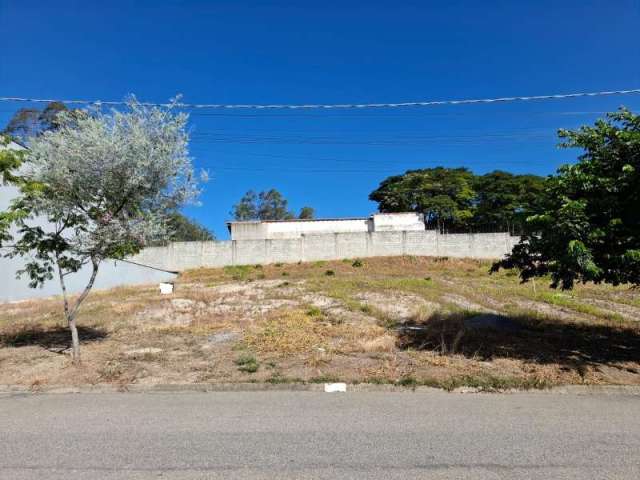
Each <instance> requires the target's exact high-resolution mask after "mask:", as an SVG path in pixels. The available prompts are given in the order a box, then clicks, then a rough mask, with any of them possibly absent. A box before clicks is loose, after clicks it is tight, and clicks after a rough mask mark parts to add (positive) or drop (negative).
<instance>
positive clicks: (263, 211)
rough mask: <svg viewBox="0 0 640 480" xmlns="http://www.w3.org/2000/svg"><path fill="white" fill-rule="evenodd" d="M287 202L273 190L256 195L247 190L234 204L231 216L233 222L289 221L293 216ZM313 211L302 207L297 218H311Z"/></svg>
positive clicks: (280, 194)
mask: <svg viewBox="0 0 640 480" xmlns="http://www.w3.org/2000/svg"><path fill="white" fill-rule="evenodd" d="M287 205H288V202H287V199H286V198H284V196H283V195H282V193H280V192H279V191H278V190H276V189H275V188H272V189H271V190H266V191H262V192H260V193H256V192H254V191H253V190H249V191H248V192H247V193H245V194H244V195H243V196H242V198H241V199H240V201H239V202H238V203H236V204H235V205H234V206H233V208H232V210H231V215H232V216H233V218H234V219H235V220H238V221H248V220H291V219H293V218H296V216H295V214H294V213H293V212H291V211H289V210H288V208H287ZM313 216H314V211H313V208H311V207H303V208H302V209H301V210H300V214H299V216H298V218H306V219H309V218H313Z"/></svg>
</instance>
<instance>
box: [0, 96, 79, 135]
mask: <svg viewBox="0 0 640 480" xmlns="http://www.w3.org/2000/svg"><path fill="white" fill-rule="evenodd" d="M62 112H69V109H68V108H67V107H66V106H65V105H64V104H63V103H61V102H50V103H48V104H47V106H46V107H45V108H44V110H42V111H40V110H38V109H37V108H21V109H20V110H18V111H17V112H16V113H15V114H14V115H13V117H11V120H9V123H7V126H6V127H5V129H4V131H3V132H2V133H4V134H5V135H8V136H10V137H13V138H15V139H16V140H18V141H20V142H22V143H26V142H27V141H28V140H29V139H30V138H32V137H35V136H37V135H40V134H42V133H43V132H45V131H48V130H55V129H56V128H58V127H59V126H60V121H59V120H58V117H59V115H60V113H62Z"/></svg>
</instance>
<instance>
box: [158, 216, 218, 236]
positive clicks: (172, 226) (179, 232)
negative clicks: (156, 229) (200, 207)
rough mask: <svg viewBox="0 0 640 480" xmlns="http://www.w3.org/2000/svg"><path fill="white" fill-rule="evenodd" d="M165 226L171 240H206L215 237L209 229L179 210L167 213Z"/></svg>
mask: <svg viewBox="0 0 640 480" xmlns="http://www.w3.org/2000/svg"><path fill="white" fill-rule="evenodd" d="M167 226H168V229H169V231H170V235H169V239H170V240H171V241H173V242H198V241H199V242H207V241H211V240H215V239H216V237H215V235H213V233H212V232H211V231H210V230H209V229H207V228H206V227H204V226H203V225H201V224H199V223H198V222H196V221H195V220H193V219H191V218H188V217H186V216H184V215H183V214H181V213H180V212H173V213H171V214H169V218H168V219H167Z"/></svg>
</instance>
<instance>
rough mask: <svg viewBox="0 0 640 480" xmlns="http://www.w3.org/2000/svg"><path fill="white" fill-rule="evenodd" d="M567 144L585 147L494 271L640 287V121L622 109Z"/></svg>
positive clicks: (570, 134)
mask: <svg viewBox="0 0 640 480" xmlns="http://www.w3.org/2000/svg"><path fill="white" fill-rule="evenodd" d="M559 136H560V137H561V138H562V139H564V141H563V143H561V146H562V147H565V148H567V147H569V148H571V147H577V148H581V149H583V150H584V153H583V154H582V155H580V156H579V157H578V162H577V163H576V164H574V165H564V166H562V167H561V168H560V169H559V170H558V174H557V175H556V176H553V177H551V178H550V180H548V182H547V184H546V186H545V195H544V198H543V202H542V205H540V207H539V211H538V212H537V213H536V214H535V215H533V216H531V217H530V218H529V219H528V221H527V223H526V227H527V231H526V233H525V235H524V236H523V238H522V241H521V242H520V243H519V244H518V245H516V246H515V247H514V249H513V251H512V252H511V254H510V255H508V256H507V257H506V258H505V259H504V260H502V261H500V262H497V263H495V264H494V265H493V268H492V270H493V271H496V270H498V269H500V268H517V269H519V270H520V277H521V278H522V280H523V281H527V280H529V279H530V278H533V277H538V276H543V275H551V279H552V283H551V286H552V287H554V288H556V287H558V286H560V287H561V288H563V289H569V288H572V287H573V285H574V283H575V282H577V281H578V282H595V283H600V282H605V283H610V284H612V285H618V284H622V283H630V284H634V285H639V284H640V116H638V115H636V114H634V113H632V112H630V111H628V110H626V109H621V110H620V111H618V112H615V113H610V114H608V115H607V118H606V119H601V120H598V121H597V122H596V123H595V125H594V126H592V127H591V126H583V127H581V128H579V129H578V130H574V131H570V130H560V132H559Z"/></svg>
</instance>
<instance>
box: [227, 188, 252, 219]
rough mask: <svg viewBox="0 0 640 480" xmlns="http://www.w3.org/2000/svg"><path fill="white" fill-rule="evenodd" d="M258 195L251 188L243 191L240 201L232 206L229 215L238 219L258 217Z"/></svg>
mask: <svg viewBox="0 0 640 480" xmlns="http://www.w3.org/2000/svg"><path fill="white" fill-rule="evenodd" d="M257 204H258V195H257V194H256V192H254V191H253V190H249V191H248V192H247V193H245V194H244V195H243V196H242V198H241V199H240V201H239V202H238V203H236V204H235V205H234V206H233V209H232V210H231V215H232V216H233V218H234V219H236V220H238V221H247V220H257V219H258V205H257Z"/></svg>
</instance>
